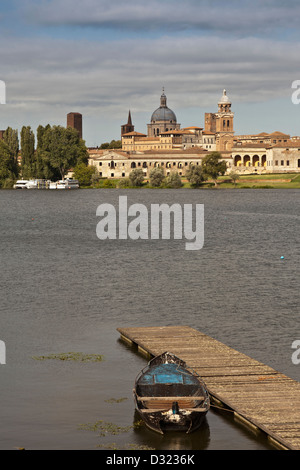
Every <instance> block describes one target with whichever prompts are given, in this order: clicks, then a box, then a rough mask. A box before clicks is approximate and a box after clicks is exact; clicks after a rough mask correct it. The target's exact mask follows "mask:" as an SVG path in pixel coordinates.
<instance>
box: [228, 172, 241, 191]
mask: <svg viewBox="0 0 300 470" xmlns="http://www.w3.org/2000/svg"><path fill="white" fill-rule="evenodd" d="M228 176H229V177H230V179H231V181H232V182H233V184H234V187H236V182H237V181H238V180H239V179H240V175H239V174H238V173H236V172H235V171H233V170H232V171H231V172H230V173H229V175H228Z"/></svg>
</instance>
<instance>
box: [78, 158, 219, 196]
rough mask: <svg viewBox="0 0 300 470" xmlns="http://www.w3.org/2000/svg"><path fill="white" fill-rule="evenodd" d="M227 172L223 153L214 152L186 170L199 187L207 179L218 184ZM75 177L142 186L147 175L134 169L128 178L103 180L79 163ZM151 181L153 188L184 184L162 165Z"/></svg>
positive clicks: (106, 184) (97, 183)
mask: <svg viewBox="0 0 300 470" xmlns="http://www.w3.org/2000/svg"><path fill="white" fill-rule="evenodd" d="M225 172H226V162H224V161H222V159H221V154H220V153H218V152H213V153H211V154H209V155H207V156H206V157H205V158H204V159H203V162H202V165H191V166H190V167H189V169H188V170H187V172H186V178H187V180H188V181H189V183H190V185H191V186H192V187H195V188H196V187H199V186H201V185H202V184H203V183H205V182H207V180H212V181H213V182H214V184H215V185H216V186H217V184H218V177H219V176H221V175H224V174H225ZM74 176H75V178H76V179H78V180H79V181H80V183H81V185H84V186H88V185H91V184H92V185H93V186H95V187H116V186H118V187H119V188H130V187H141V186H143V184H144V182H145V175H144V172H143V170H142V169H134V170H132V171H131V173H130V174H129V177H128V178H122V179H121V180H119V181H114V180H105V179H104V180H103V178H100V177H99V176H97V174H96V171H95V167H91V166H90V167H86V166H85V165H78V166H77V167H76V168H75V174H74ZM149 183H150V186H151V187H153V188H180V187H182V186H183V184H182V179H181V176H180V175H179V174H178V173H177V172H175V171H174V172H170V173H169V174H168V175H167V176H165V174H164V171H163V169H162V168H160V167H155V168H153V169H152V170H151V172H150V174H149Z"/></svg>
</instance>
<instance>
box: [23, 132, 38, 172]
mask: <svg viewBox="0 0 300 470" xmlns="http://www.w3.org/2000/svg"><path fill="white" fill-rule="evenodd" d="M34 145H35V137H34V133H33V131H32V130H31V127H30V126H27V127H26V126H23V127H22V130H21V152H22V163H21V168H22V176H23V178H34V177H35V173H36V158H35V152H34Z"/></svg>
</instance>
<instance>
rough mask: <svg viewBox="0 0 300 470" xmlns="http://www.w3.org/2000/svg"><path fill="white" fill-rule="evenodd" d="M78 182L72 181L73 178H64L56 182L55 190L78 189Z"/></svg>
mask: <svg viewBox="0 0 300 470" xmlns="http://www.w3.org/2000/svg"><path fill="white" fill-rule="evenodd" d="M78 188H79V182H78V180H73V178H66V179H64V180H60V181H57V183H56V189H78Z"/></svg>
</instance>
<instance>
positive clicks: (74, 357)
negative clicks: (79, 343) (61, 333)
mask: <svg viewBox="0 0 300 470" xmlns="http://www.w3.org/2000/svg"><path fill="white" fill-rule="evenodd" d="M32 359H35V360H36V361H47V360H51V359H55V360H59V361H77V362H102V361H103V360H104V356H101V355H100V354H84V353H82V352H68V353H60V354H50V355H49V356H33V357H32Z"/></svg>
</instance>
